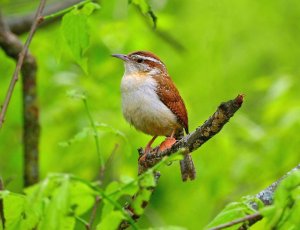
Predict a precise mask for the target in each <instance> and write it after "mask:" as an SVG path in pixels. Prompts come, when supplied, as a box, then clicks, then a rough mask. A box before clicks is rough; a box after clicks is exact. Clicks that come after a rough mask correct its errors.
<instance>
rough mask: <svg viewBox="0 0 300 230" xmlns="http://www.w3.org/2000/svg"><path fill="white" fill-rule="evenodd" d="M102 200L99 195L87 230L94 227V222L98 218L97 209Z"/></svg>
mask: <svg viewBox="0 0 300 230" xmlns="http://www.w3.org/2000/svg"><path fill="white" fill-rule="evenodd" d="M100 201H101V198H100V197H99V196H96V198H95V203H94V206H93V210H92V214H91V217H90V221H89V223H88V225H86V229H87V230H90V229H93V224H94V221H95V219H96V215H97V210H98V207H99V205H100Z"/></svg>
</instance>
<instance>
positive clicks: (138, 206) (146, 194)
mask: <svg viewBox="0 0 300 230" xmlns="http://www.w3.org/2000/svg"><path fill="white" fill-rule="evenodd" d="M151 193H152V191H150V190H148V189H142V190H140V191H139V192H138V194H137V196H136V197H135V199H134V201H133V203H132V208H133V209H134V212H135V213H136V214H138V215H141V214H143V212H144V207H143V206H144V203H145V202H148V201H149V199H150V197H151Z"/></svg>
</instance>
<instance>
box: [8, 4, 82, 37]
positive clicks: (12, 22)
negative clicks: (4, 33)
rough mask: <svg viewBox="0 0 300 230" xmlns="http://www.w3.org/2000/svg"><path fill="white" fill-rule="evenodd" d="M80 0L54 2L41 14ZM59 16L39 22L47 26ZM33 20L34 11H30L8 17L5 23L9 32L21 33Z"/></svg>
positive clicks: (28, 27)
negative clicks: (25, 13) (18, 15)
mask: <svg viewBox="0 0 300 230" xmlns="http://www.w3.org/2000/svg"><path fill="white" fill-rule="evenodd" d="M81 1H82V0H64V1H60V2H57V3H54V4H52V5H49V6H46V7H45V10H44V13H43V16H45V15H50V14H53V13H56V12H58V11H60V10H62V9H65V8H68V7H70V6H73V5H74V4H77V3H79V2H81ZM60 18H61V16H60V17H56V18H52V19H49V20H46V21H44V22H43V23H42V24H41V26H47V25H49V24H52V23H53V22H55V21H57V20H59V19H60ZM33 20H34V13H33V12H31V13H29V14H27V15H25V16H21V17H14V18H8V19H7V25H8V27H9V28H10V30H11V32H13V33H14V34H16V35H21V34H24V33H26V32H28V31H29V30H30V27H31V25H32V23H33Z"/></svg>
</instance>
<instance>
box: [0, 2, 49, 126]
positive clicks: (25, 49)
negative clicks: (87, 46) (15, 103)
mask: <svg viewBox="0 0 300 230" xmlns="http://www.w3.org/2000/svg"><path fill="white" fill-rule="evenodd" d="M45 4H46V0H41V1H40V5H39V7H38V9H37V11H36V14H35V17H34V18H35V19H34V21H33V24H32V26H31V29H30V32H29V35H28V38H27V40H26V42H25V45H24V47H23V49H22V51H21V53H20V54H19V59H18V62H17V66H16V68H15V71H14V74H13V76H12V79H11V82H10V85H9V88H8V90H7V94H6V97H5V99H4V103H3V106H2V108H1V112H0V129H1V128H2V125H3V123H4V119H5V114H6V111H7V108H8V105H9V102H10V99H11V96H12V94H13V90H14V88H15V85H16V83H17V81H18V79H19V72H20V70H21V67H22V65H23V62H24V58H25V56H26V55H27V52H28V48H29V45H30V43H31V40H32V38H33V35H34V33H35V31H36V29H37V27H38V25H39V24H40V23H41V22H42V20H41V16H42V12H43V9H44V7H45Z"/></svg>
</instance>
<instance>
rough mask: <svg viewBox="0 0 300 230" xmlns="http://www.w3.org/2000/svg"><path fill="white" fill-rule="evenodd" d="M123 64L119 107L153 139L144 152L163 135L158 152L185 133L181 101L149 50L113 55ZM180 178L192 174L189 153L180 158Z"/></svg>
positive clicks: (193, 170) (162, 67)
mask: <svg viewBox="0 0 300 230" xmlns="http://www.w3.org/2000/svg"><path fill="white" fill-rule="evenodd" d="M112 56H113V57H116V58H120V59H122V60H123V61H124V64H125V73H124V75H123V78H122V81H121V94H122V110H123V115H124V117H125V119H126V120H127V121H128V122H129V123H130V124H131V125H133V126H134V127H135V128H136V129H137V130H140V131H142V132H144V133H146V134H150V135H152V136H153V138H152V139H151V140H150V142H149V143H148V144H147V146H146V148H145V153H147V152H149V151H150V150H151V145H152V143H153V142H154V140H155V138H156V137H157V136H166V137H167V138H166V140H165V141H164V142H163V143H162V144H161V145H160V147H159V151H163V150H165V149H166V148H169V147H171V146H172V145H173V144H174V143H175V142H176V139H175V138H174V137H178V135H180V134H181V135H182V134H183V130H185V132H186V133H188V116H187V111H186V108H185V105H184V102H183V100H182V98H181V96H180V94H179V92H178V90H177V88H176V87H175V85H174V83H173V81H172V79H171V77H170V76H169V74H168V71H167V68H166V66H165V64H164V63H163V62H162V61H161V60H160V59H159V58H158V57H157V56H156V55H154V54H153V53H150V52H147V51H136V52H133V53H130V54H128V55H124V54H114V55H112ZM180 166H181V175H182V179H183V181H186V180H187V179H191V180H193V179H194V178H195V176H196V172H195V168H194V164H193V161H192V158H191V156H190V155H189V154H187V155H185V156H184V159H183V160H181V161H180Z"/></svg>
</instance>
